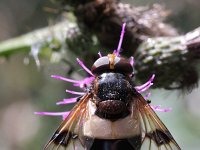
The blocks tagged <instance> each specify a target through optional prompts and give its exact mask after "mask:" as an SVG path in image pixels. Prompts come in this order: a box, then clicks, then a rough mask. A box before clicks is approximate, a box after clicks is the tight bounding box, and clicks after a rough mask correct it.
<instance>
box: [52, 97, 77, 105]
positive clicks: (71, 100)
mask: <svg viewBox="0 0 200 150" xmlns="http://www.w3.org/2000/svg"><path fill="white" fill-rule="evenodd" d="M77 98H78V97H74V98H66V99H63V100H62V101H59V102H57V103H56V105H65V104H71V103H76V101H77Z"/></svg>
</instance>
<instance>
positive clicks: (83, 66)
mask: <svg viewBox="0 0 200 150" xmlns="http://www.w3.org/2000/svg"><path fill="white" fill-rule="evenodd" d="M76 60H77V62H78V63H79V65H80V66H81V67H82V68H83V69H84V70H85V71H86V72H87V73H89V74H90V75H91V76H94V75H93V74H92V72H91V71H90V70H89V69H88V68H87V67H86V66H85V65H84V64H83V62H82V61H81V60H80V59H79V58H77V59H76Z"/></svg>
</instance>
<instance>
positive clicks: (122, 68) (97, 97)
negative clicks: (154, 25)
mask: <svg viewBox="0 0 200 150" xmlns="http://www.w3.org/2000/svg"><path fill="white" fill-rule="evenodd" d="M91 71H92V73H93V74H94V75H95V80H94V84H93V93H94V98H93V101H94V102H95V104H96V107H97V110H96V114H97V115H98V116H99V117H101V118H106V119H111V120H115V119H119V118H123V117H125V116H127V115H128V114H129V106H130V102H131V100H132V97H133V92H134V87H133V84H132V80H131V75H132V72H133V67H132V64H131V63H130V61H129V60H127V59H125V58H123V57H119V56H116V55H115V54H109V55H108V56H104V57H100V58H99V59H97V60H96V61H95V63H94V64H93V66H92V69H91Z"/></svg>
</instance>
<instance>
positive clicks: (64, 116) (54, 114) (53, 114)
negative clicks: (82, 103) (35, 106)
mask: <svg viewBox="0 0 200 150" xmlns="http://www.w3.org/2000/svg"><path fill="white" fill-rule="evenodd" d="M69 113H70V112H69V111H67V112H35V113H34V114H36V115H45V116H62V118H63V120H64V119H65V118H66V117H67V116H68V115H69Z"/></svg>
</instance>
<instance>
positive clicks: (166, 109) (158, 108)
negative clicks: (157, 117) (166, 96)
mask: <svg viewBox="0 0 200 150" xmlns="http://www.w3.org/2000/svg"><path fill="white" fill-rule="evenodd" d="M150 106H151V108H152V109H153V110H155V111H160V112H169V111H171V110H172V108H161V107H160V105H158V106H152V105H150Z"/></svg>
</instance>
